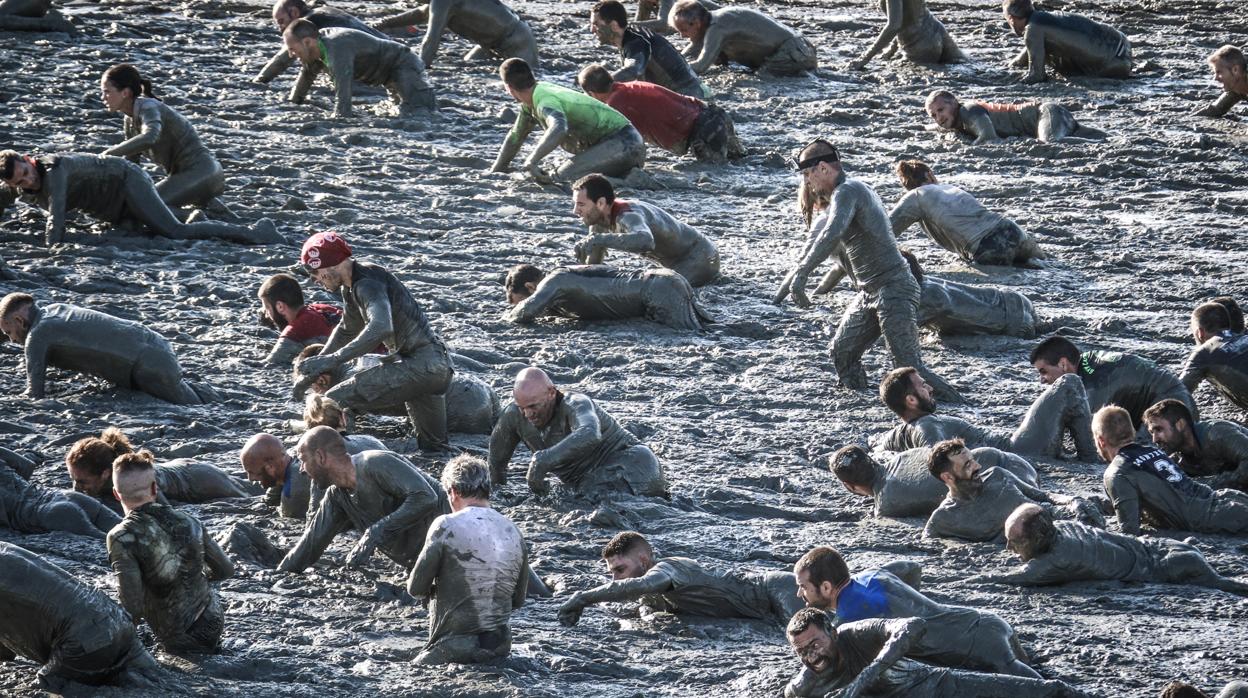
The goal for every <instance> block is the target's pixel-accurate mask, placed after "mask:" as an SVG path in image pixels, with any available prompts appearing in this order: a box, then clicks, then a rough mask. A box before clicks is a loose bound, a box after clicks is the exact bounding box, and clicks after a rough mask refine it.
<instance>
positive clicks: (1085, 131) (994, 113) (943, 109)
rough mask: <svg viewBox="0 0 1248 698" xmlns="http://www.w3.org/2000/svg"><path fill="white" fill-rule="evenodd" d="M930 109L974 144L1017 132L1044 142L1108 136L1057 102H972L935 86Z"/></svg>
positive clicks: (939, 121)
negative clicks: (963, 102) (1076, 118)
mask: <svg viewBox="0 0 1248 698" xmlns="http://www.w3.org/2000/svg"><path fill="white" fill-rule="evenodd" d="M926 109H927V114H928V116H930V117H932V121H935V122H936V125H937V126H939V127H940V128H942V129H944V130H946V131H953V132H954V133H955V134H957V135H958V136H962V137H966V138H969V139H971V143H972V144H973V145H980V144H983V143H991V142H993V141H996V140H999V139H1002V138H1012V137H1016V136H1017V137H1021V138H1035V139H1037V140H1039V141H1040V142H1041V143H1056V142H1058V141H1061V140H1076V141H1092V140H1100V139H1103V138H1106V137H1107V136H1106V134H1105V132H1104V131H1100V130H1097V129H1094V128H1090V127H1088V126H1084V125H1082V124H1080V123H1079V122H1078V121H1076V120H1075V116H1074V114H1071V113H1070V110H1069V109H1067V108H1066V107H1063V106H1062V105H1060V104H1058V103H1057V102H1019V103H1018V104H995V103H992V102H983V101H975V102H972V103H970V105H969V106H968V105H966V104H962V102H961V101H959V100H958V98H957V97H956V96H955V95H954V94H953V93H952V92H950V91H948V90H933V91H932V93H931V94H929V95H928V96H927V102H926Z"/></svg>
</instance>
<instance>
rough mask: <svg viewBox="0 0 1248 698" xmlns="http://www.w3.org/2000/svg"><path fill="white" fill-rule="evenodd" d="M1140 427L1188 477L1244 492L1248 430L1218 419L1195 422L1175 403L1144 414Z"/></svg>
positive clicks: (1247, 485) (1247, 483) (1159, 405)
mask: <svg viewBox="0 0 1248 698" xmlns="http://www.w3.org/2000/svg"><path fill="white" fill-rule="evenodd" d="M1144 426H1146V427H1148V434H1149V436H1150V437H1152V439H1153V443H1154V444H1157V447H1158V448H1160V449H1161V450H1163V451H1165V452H1166V453H1167V454H1169V455H1170V457H1171V458H1174V459H1177V460H1178V465H1179V467H1180V468H1182V469H1183V472H1185V473H1187V474H1188V475H1192V476H1200V475H1212V476H1214V477H1213V478H1212V479H1211V480H1210V481H1209V483H1208V484H1209V486H1210V487H1212V488H1214V489H1224V488H1234V489H1238V490H1245V489H1248V429H1245V428H1244V427H1242V426H1240V425H1238V424H1236V423H1234V422H1228V421H1225V420H1222V419H1205V420H1201V421H1199V422H1197V421H1196V420H1194V419H1192V413H1191V412H1189V411H1188V410H1187V405H1184V404H1183V403H1182V402H1179V401H1178V400H1162V401H1161V402H1159V403H1157V404H1156V405H1153V406H1152V407H1150V408H1148V409H1147V410H1145V411H1144Z"/></svg>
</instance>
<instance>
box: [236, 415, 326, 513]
mask: <svg viewBox="0 0 1248 698" xmlns="http://www.w3.org/2000/svg"><path fill="white" fill-rule="evenodd" d="M239 460H240V461H242V465H243V470H244V471H245V472H246V473H247V479H248V480H251V481H252V482H256V483H259V484H260V486H261V487H264V488H265V490H266V492H265V501H266V502H268V503H269V504H270V505H272V506H275V507H277V512H278V514H279V515H280V516H282V517H284V518H290V519H303V518H305V517H306V516H307V513H308V507H309V503H310V502H311V499H312V480H311V479H310V478H308V474H307V473H305V472H303V469H302V468H300V467H299V465H300V464H299V459H298V458H296V457H295V456H294V455H293V454H292V453H291V452H290V451H289V450H287V448H286V446H285V445H284V444H282V440H281V439H279V438H277V437H276V436H273V435H272V434H267V433H263V432H262V433H259V434H255V435H253V436H252V437H251V438H249V439H247V443H245V444H244V445H243V448H242V450H241V451H240V452H239ZM313 510H314V511H315V507H313Z"/></svg>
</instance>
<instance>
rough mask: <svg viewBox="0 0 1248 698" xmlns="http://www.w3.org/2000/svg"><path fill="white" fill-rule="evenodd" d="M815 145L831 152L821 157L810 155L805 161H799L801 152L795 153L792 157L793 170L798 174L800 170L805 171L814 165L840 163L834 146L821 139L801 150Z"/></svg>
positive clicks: (839, 156) (839, 157) (839, 155)
mask: <svg viewBox="0 0 1248 698" xmlns="http://www.w3.org/2000/svg"><path fill="white" fill-rule="evenodd" d="M816 143H818V144H820V145H822V146H824V147H826V148H829V149H831V151H832V152H830V153H824V154H822V155H812V156H810V157H808V158H806V159H805V160H803V159H801V158H802V151H801V150H799V151H797V153H795V154H794V155H793V168H794V169H796V170H797V171H798V172H801V171H802V170H805V169H807V168H810V167H814V166H815V165H818V164H819V163H821V162H840V161H841V154H840V153H838V152H837V151H836V146H834V145H832V144H831V143H829V142H827V141H825V140H823V139H822V138H816V139H815V140H813V141H811V142H810V143H809V144H807V145H806V147H805V148H802V150H806V148H809V147H810V146H812V145H815V144H816Z"/></svg>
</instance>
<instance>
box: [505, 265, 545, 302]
mask: <svg viewBox="0 0 1248 698" xmlns="http://www.w3.org/2000/svg"><path fill="white" fill-rule="evenodd" d="M545 276H546V272H544V271H542V270H541V269H538V268H537V267H535V266H533V265H532V264H517V265H516V266H514V267H512V268H511V269H510V270H508V272H507V278H506V279H505V280H504V281H503V288H505V289H506V290H507V304H508V305H515V304H517V303H519V302H520V301H522V300H524V299H525V298H528V297H529V296H531V295H533V292H534V291H536V290H537V284H538V283H540V282H541V280H542V279H543V278H545Z"/></svg>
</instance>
